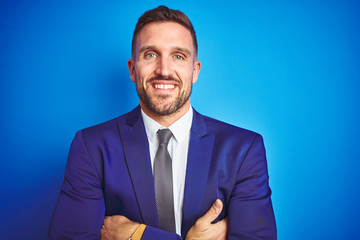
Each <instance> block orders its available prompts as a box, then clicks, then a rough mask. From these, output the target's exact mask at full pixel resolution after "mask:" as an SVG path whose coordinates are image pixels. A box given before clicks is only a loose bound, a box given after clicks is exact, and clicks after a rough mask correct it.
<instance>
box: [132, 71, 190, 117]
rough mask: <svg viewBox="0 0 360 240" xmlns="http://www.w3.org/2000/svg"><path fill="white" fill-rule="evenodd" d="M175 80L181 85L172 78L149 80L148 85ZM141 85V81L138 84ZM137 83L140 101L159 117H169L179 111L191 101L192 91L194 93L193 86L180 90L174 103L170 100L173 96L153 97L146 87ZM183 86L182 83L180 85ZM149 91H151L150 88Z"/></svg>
mask: <svg viewBox="0 0 360 240" xmlns="http://www.w3.org/2000/svg"><path fill="white" fill-rule="evenodd" d="M155 79H157V80H160V79H161V80H175V81H177V82H178V83H179V81H178V80H176V79H173V78H170V77H167V78H165V77H154V78H152V79H149V80H148V84H150V83H151V81H152V80H155ZM138 82H139V83H140V81H137V83H138ZM137 83H136V91H137V94H138V96H139V98H140V100H141V101H142V102H143V103H144V104H145V106H146V107H147V108H148V109H149V110H150V111H152V112H153V113H155V114H157V115H159V116H168V115H171V114H173V113H175V112H176V111H178V110H179V109H180V108H181V107H182V106H184V104H185V103H186V102H187V101H188V100H189V98H190V95H191V91H192V84H190V87H189V88H188V89H184V90H183V91H181V90H179V93H178V95H177V96H176V97H175V99H173V100H172V101H169V98H172V97H173V96H169V95H167V94H164V95H157V96H154V95H151V92H150V91H149V90H148V91H146V90H145V89H144V87H143V86H142V85H141V84H137ZM179 86H182V84H181V83H180V84H179V85H178V87H179ZM148 89H151V88H150V87H149V88H148Z"/></svg>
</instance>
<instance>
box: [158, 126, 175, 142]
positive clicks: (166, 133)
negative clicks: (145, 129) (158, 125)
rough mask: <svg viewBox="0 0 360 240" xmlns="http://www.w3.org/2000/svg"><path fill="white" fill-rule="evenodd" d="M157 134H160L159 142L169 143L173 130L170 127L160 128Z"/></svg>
mask: <svg viewBox="0 0 360 240" xmlns="http://www.w3.org/2000/svg"><path fill="white" fill-rule="evenodd" d="M157 134H158V135H159V144H166V145H167V144H168V143H169V141H170V138H171V136H172V132H171V131H170V129H168V128H164V129H159V130H158V131H157Z"/></svg>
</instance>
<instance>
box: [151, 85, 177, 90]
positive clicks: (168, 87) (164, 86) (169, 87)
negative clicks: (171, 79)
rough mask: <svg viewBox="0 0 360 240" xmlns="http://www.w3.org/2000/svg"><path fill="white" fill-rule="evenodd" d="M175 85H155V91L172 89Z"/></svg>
mask: <svg viewBox="0 0 360 240" xmlns="http://www.w3.org/2000/svg"><path fill="white" fill-rule="evenodd" d="M174 87H175V85H173V84H155V88H156V89H172V88H174Z"/></svg>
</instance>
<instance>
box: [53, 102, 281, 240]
mask: <svg viewBox="0 0 360 240" xmlns="http://www.w3.org/2000/svg"><path fill="white" fill-rule="evenodd" d="M270 195H271V190H270V188H269V184H268V170H267V163H266V157H265V149H264V144H263V140H262V137H261V136H260V135H259V134H257V133H254V132H251V131H248V130H245V129H242V128H238V127H234V126H231V125H229V124H226V123H223V122H220V121H217V120H214V119H212V118H209V117H205V116H203V115H201V114H199V113H197V112H196V111H194V116H193V123H192V127H191V135H190V144H189V153H188V163H187V169H186V179H185V192H184V203H183V210H182V211H183V212H182V214H183V215H182V217H183V219H182V231H181V232H182V234H181V235H182V237H185V235H186V233H187V232H188V230H189V229H190V228H191V226H192V225H193V224H194V223H195V221H196V220H197V219H198V218H199V217H200V216H202V215H203V214H204V213H205V212H207V210H208V209H209V208H210V207H211V205H212V204H213V202H214V201H215V200H216V199H218V198H219V199H221V200H222V201H223V203H224V208H223V211H222V213H221V214H220V216H219V218H218V220H220V219H223V218H225V217H228V239H242V240H245V239H276V226H275V219H274V213H273V208H272V204H271V199H270ZM155 201H156V200H155V191H154V181H153V175H152V169H151V162H150V154H149V146H148V140H147V137H146V132H145V127H144V123H143V120H142V117H141V112H140V107H137V108H135V109H134V110H133V111H131V112H129V113H127V114H125V115H122V116H120V117H118V118H115V119H113V120H110V121H108V122H105V123H102V124H99V125H97V126H94V127H90V128H87V129H83V130H81V131H79V132H77V134H76V136H75V138H74V140H73V143H72V145H71V148H70V153H69V157H68V162H67V166H66V171H65V179H64V182H63V184H62V186H61V192H60V195H59V198H58V202H57V205H56V208H55V211H54V214H53V218H52V222H51V225H50V230H49V236H48V238H49V239H62V240H63V239H86V240H90V239H99V238H100V229H101V226H102V223H103V219H104V216H105V215H124V216H126V217H127V218H129V219H130V220H132V221H136V222H139V223H144V224H146V225H147V226H148V227H147V228H146V230H145V232H144V235H143V238H142V239H143V240H146V239H182V238H181V237H180V236H179V235H177V234H175V233H168V232H165V231H163V230H160V229H159V228H157V227H158V215H157V209H156V202H155Z"/></svg>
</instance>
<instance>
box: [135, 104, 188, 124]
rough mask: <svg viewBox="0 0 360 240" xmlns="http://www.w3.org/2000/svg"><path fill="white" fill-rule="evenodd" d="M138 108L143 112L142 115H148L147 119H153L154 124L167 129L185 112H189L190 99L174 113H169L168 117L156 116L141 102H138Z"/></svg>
mask: <svg viewBox="0 0 360 240" xmlns="http://www.w3.org/2000/svg"><path fill="white" fill-rule="evenodd" d="M140 107H141V109H142V110H143V111H144V113H146V115H148V116H149V117H151V118H152V119H154V120H155V121H156V122H158V123H159V124H161V126H164V127H169V126H170V125H171V124H173V123H174V122H176V121H177V120H178V119H179V118H181V117H182V116H184V115H185V113H187V111H189V109H190V99H189V101H187V102H186V103H185V104H184V105H183V106H182V107H181V108H179V109H178V110H177V111H176V112H174V113H171V114H169V115H159V114H156V113H154V112H152V111H150V110H149V109H148V108H147V107H146V106H145V104H143V103H142V102H141V101H140Z"/></svg>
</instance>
